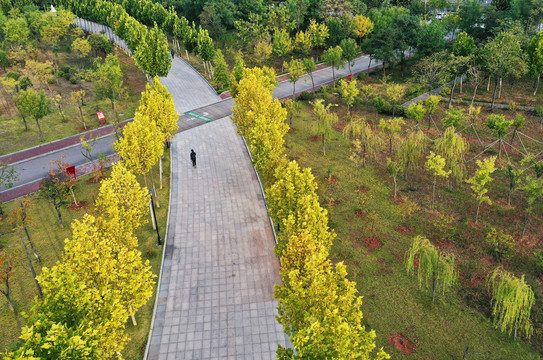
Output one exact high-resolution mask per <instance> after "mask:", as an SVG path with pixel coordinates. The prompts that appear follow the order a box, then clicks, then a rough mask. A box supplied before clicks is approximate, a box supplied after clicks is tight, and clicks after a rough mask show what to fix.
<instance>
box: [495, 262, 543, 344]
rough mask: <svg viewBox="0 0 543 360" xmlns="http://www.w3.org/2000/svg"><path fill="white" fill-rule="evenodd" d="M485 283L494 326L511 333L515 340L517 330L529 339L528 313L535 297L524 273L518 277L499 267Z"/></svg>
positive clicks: (531, 331)
mask: <svg viewBox="0 0 543 360" xmlns="http://www.w3.org/2000/svg"><path fill="white" fill-rule="evenodd" d="M487 284H488V287H489V288H490V290H491V291H492V303H493V307H492V316H493V317H494V326H495V327H496V328H497V329H500V330H501V331H502V332H505V333H508V334H509V335H511V333H513V338H514V339H515V340H516V339H517V335H518V332H519V331H521V332H522V333H524V335H525V336H526V338H528V339H529V338H530V337H531V336H532V334H533V332H534V326H533V324H532V321H531V320H530V314H531V312H532V307H533V306H534V304H535V297H534V292H533V290H532V288H531V287H530V285H528V284H526V282H525V281H524V275H522V276H521V277H520V278H518V277H516V276H515V275H513V274H511V273H510V272H508V271H505V270H504V269H503V268H501V267H499V268H497V269H495V270H494V271H493V272H492V273H491V274H490V276H489V277H488V280H487Z"/></svg>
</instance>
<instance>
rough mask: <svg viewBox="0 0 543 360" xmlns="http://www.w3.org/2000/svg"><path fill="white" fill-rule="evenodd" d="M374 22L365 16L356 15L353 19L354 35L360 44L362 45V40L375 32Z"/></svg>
mask: <svg viewBox="0 0 543 360" xmlns="http://www.w3.org/2000/svg"><path fill="white" fill-rule="evenodd" d="M374 25H375V24H374V23H373V21H371V19H370V18H368V17H366V16H364V15H356V16H355V17H354V18H353V33H354V34H355V35H356V37H357V38H358V41H359V44H361V43H362V38H363V37H364V36H367V35H369V34H370V33H371V32H372V31H373V27H374Z"/></svg>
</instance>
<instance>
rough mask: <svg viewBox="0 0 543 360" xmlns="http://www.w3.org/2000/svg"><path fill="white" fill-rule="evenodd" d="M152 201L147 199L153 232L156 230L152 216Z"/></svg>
mask: <svg viewBox="0 0 543 360" xmlns="http://www.w3.org/2000/svg"><path fill="white" fill-rule="evenodd" d="M152 201H153V199H151V198H149V215H151V223H152V224H153V230H156V224H155V217H154V215H153V204H152V203H151V202H152Z"/></svg>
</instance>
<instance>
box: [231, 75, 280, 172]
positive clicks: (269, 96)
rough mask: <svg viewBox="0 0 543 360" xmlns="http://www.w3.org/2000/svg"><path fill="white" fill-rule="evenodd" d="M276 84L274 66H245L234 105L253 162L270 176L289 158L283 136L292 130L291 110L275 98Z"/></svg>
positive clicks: (234, 118) (241, 133)
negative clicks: (288, 111) (287, 119)
mask: <svg viewBox="0 0 543 360" xmlns="http://www.w3.org/2000/svg"><path fill="white" fill-rule="evenodd" d="M274 88H275V73H274V71H273V69H269V68H264V69H260V68H253V69H247V68H245V69H244V70H243V77H242V79H241V80H240V81H239V84H238V86H237V92H238V94H237V97H236V98H235V99H234V108H233V109H232V111H233V113H234V115H233V116H232V120H233V121H234V123H235V124H236V125H237V132H238V134H240V135H241V136H243V137H245V139H246V140H247V143H248V145H249V149H250V150H251V154H252V156H253V163H254V165H255V167H256V168H257V169H258V170H260V171H262V173H263V174H264V177H265V179H266V180H272V179H273V176H274V172H275V169H276V168H278V167H280V166H281V164H282V163H284V161H285V160H284V156H283V153H284V148H283V144H284V142H285V141H284V139H283V137H284V136H285V134H286V133H287V131H288V124H287V123H286V121H285V120H286V118H287V111H286V110H285V109H284V108H283V107H282V106H281V102H280V101H279V100H277V99H273V89H274Z"/></svg>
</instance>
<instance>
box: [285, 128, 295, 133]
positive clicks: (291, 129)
mask: <svg viewBox="0 0 543 360" xmlns="http://www.w3.org/2000/svg"><path fill="white" fill-rule="evenodd" d="M295 131H296V129H295V128H293V127H291V128H289V129H288V131H287V132H289V133H291V132H295Z"/></svg>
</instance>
